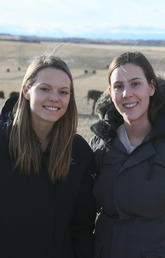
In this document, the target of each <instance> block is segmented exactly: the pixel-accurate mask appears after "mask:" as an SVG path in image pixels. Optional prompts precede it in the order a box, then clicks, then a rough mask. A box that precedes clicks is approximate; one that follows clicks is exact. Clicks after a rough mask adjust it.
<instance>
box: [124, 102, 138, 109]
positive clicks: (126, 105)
mask: <svg viewBox="0 0 165 258" xmlns="http://www.w3.org/2000/svg"><path fill="white" fill-rule="evenodd" d="M137 104H138V102H134V103H125V104H123V106H124V107H125V108H134V107H136V106H137Z"/></svg>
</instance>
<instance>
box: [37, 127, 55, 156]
mask: <svg viewBox="0 0 165 258" xmlns="http://www.w3.org/2000/svg"><path fill="white" fill-rule="evenodd" d="M33 129H34V131H35V134H36V135H37V138H38V140H39V142H40V145H41V149H42V150H43V151H44V150H46V148H47V145H48V135H49V133H50V131H51V128H50V127H48V126H47V125H45V126H43V125H42V126H39V125H37V126H35V125H34V124H33Z"/></svg>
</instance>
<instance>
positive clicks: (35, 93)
mask: <svg viewBox="0 0 165 258" xmlns="http://www.w3.org/2000/svg"><path fill="white" fill-rule="evenodd" d="M70 85H71V81H70V78H69V77H68V75H67V74H66V73H65V72H63V71H62V70H58V69H55V68H51V67H48V68H43V69H41V70H40V71H39V72H38V73H37V75H36V80H35V82H34V84H33V85H32V86H31V87H30V88H29V89H28V88H27V87H26V86H24V96H25V98H26V99H27V100H29V104H30V110H31V117H32V125H33V127H34V128H35V129H36V130H37V128H40V127H42V125H44V126H48V127H50V128H51V127H52V126H53V124H54V123H55V122H56V121H58V120H59V119H60V118H61V117H62V116H63V115H64V114H65V113H66V111H67V108H68V104H69V101H70V94H71V88H70V87H71V86H70Z"/></svg>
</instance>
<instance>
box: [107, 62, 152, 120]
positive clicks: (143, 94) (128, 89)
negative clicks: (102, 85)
mask: <svg viewBox="0 0 165 258" xmlns="http://www.w3.org/2000/svg"><path fill="white" fill-rule="evenodd" d="M154 92H155V87H154V85H153V83H152V82H151V83H150V84H149V83H148V81H147V79H146V77H145V74H144V72H143V70H142V68H141V67H140V66H137V65H134V64H132V63H127V64H124V65H121V66H119V67H117V68H116V69H114V70H113V72H112V73H111V76H110V88H109V93H110V95H111V99H112V101H113V103H114V105H115V107H116V109H117V111H118V112H119V113H120V114H121V115H122V117H123V119H124V121H125V122H126V123H129V124H132V123H135V122H138V123H139V122H143V121H148V107H149V102H150V96H153V95H154Z"/></svg>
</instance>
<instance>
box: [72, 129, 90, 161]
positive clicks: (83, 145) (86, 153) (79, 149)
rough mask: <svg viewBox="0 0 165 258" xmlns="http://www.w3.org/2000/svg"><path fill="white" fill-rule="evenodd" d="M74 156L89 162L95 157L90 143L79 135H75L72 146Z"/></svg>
mask: <svg viewBox="0 0 165 258" xmlns="http://www.w3.org/2000/svg"><path fill="white" fill-rule="evenodd" d="M72 155H73V156H74V157H76V159H77V158H80V159H83V160H84V159H87V160H89V159H90V157H91V156H92V155H93V152H92V150H91V148H90V146H89V144H88V142H87V141H86V140H85V139H84V138H83V137H82V136H81V135H79V134H75V137H74V140H73V146H72Z"/></svg>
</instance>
